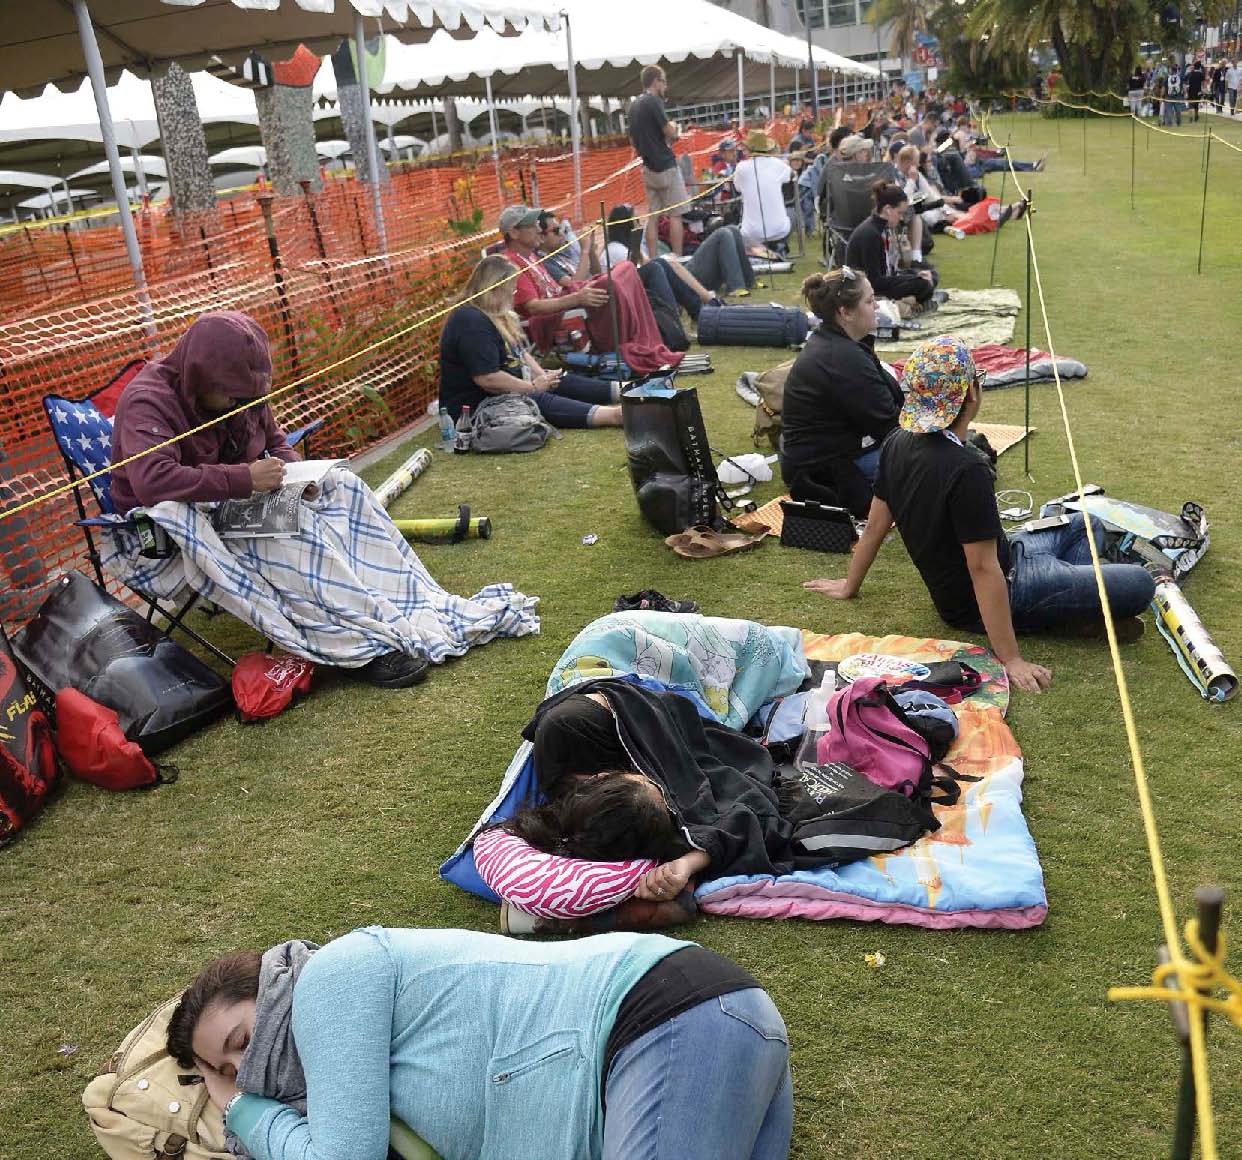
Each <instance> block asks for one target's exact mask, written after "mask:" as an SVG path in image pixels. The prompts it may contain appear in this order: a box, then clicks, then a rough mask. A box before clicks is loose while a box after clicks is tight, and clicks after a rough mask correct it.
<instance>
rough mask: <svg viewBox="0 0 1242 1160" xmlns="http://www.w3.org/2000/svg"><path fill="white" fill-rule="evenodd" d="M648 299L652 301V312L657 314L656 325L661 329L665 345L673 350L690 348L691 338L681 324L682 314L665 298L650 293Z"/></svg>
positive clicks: (661, 336)
mask: <svg viewBox="0 0 1242 1160" xmlns="http://www.w3.org/2000/svg"><path fill="white" fill-rule="evenodd" d="M647 301H648V302H650V303H651V313H652V314H653V315H655V321H656V326H657V327H659V329H660V338H661V340H662V341H663V343H664V345H665V346H666V347H668V349H669V350H672V351H684V350H689V349H690V339H689V338H688V337H687V335H686V329H685V327H684V326H682V324H681V315H680V314H679V313H678V312H677V310H676V309H674V308H673V307H672V306H670V305H669V304H668V303H667V302H665V301H664V299H663V298H657V297H655V295H653V294H651V293H648V295H647Z"/></svg>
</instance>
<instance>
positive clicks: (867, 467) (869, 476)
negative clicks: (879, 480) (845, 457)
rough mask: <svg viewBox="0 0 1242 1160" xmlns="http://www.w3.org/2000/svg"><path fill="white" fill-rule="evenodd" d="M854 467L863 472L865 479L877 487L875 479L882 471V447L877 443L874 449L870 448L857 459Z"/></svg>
mask: <svg viewBox="0 0 1242 1160" xmlns="http://www.w3.org/2000/svg"><path fill="white" fill-rule="evenodd" d="M854 466H855V467H857V468H858V470H859V471H861V472H862V474H863V478H864V479H865V480H866V481H867V482H868V483H869V484H871V485H872V486H873V487H874V486H875V477H876V474H877V472H879V470H880V445H879V444H878V443H877V444H876V445H875V446H874V447H869V448H868V449H867V450H866V451H864V452H863V453H862V454H861V455H860V456H858V458H857V459H855V460H854Z"/></svg>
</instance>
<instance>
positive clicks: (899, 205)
mask: <svg viewBox="0 0 1242 1160" xmlns="http://www.w3.org/2000/svg"><path fill="white" fill-rule="evenodd" d="M871 200H872V203H873V204H874V207H875V208H874V212H873V213H872V214H871V216H870V217H869V218H867V219H866V220H865V221H863V222H860V223H859V224H858V225H857V226H855V227H854V232H853V233H852V234H850V240H849V245H848V246H847V247H846V250H845V260H846V261H847V262H848V263H849V264H850V265H851V266H853V267H854V269H856V270H860V271H862V273H864V274H866V276H867V281H869V282H870V283H871V286H872V288H873V289H874V290H875V292H876V293H877V294H879V295H880V296H881V297H884V298H913V299H914V300H915V301H916V302H917V303H918V304H919V305H920V306H922V305H923V304H924V303H925V302H928V301H929V300H930V299H931V296H932V294H933V293H934V291H935V289H936V276H935V273H934V272H933V271H932V270H930V269H922V270H899V269H898V268H897V247H896V245H895V244H894V243H893V242H892V238H891V237H890V231H892V230H895V229H896V228H897V226H898V224H899V223H900V222H901V219H902V218H903V217H905V214H906V211H907V210H908V209H909V208H910V199H909V197H907V196H906V191H905V190H904V189H902V187H901V186H900V185H897V184H896V183H895V182H892V181H877V182H876V183H875V185H873V186H872V187H871Z"/></svg>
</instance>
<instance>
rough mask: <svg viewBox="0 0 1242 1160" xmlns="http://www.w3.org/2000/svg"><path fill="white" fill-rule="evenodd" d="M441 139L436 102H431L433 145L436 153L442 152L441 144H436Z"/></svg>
mask: <svg viewBox="0 0 1242 1160" xmlns="http://www.w3.org/2000/svg"><path fill="white" fill-rule="evenodd" d="M439 140H440V129H439V127H438V126H437V125H436V103H435V101H432V102H431V146H432V149H434V150H435V152H436V153H439V152H440V146H439V145H437V144H436V142H437V141H439Z"/></svg>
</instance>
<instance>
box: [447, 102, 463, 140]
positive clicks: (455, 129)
mask: <svg viewBox="0 0 1242 1160" xmlns="http://www.w3.org/2000/svg"><path fill="white" fill-rule="evenodd" d="M444 131H445V132H446V133H447V134H448V139H449V152H450V153H460V152H461V118H460V117H459V116H458V115H457V102H456V101H454V100H446V101H445V102H444Z"/></svg>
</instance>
